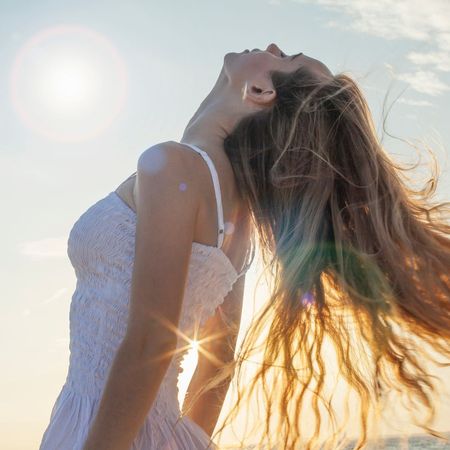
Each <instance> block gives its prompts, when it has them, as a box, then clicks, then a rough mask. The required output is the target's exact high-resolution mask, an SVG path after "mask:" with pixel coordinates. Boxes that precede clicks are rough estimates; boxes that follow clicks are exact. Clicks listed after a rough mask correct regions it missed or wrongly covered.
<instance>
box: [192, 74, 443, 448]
mask: <svg viewBox="0 0 450 450" xmlns="http://www.w3.org/2000/svg"><path fill="white" fill-rule="evenodd" d="M271 76H272V80H273V83H274V86H275V89H276V92H277V97H276V101H275V103H274V104H273V105H272V106H271V107H270V108H268V109H265V110H262V111H258V112H257V113H254V114H252V115H249V116H247V117H245V118H243V119H242V120H241V121H240V122H239V123H238V124H237V125H236V127H235V128H234V129H233V130H232V132H231V133H230V134H229V135H228V136H227V137H226V139H225V140H224V149H225V151H226V153H227V155H228V157H229V159H230V161H231V164H232V166H233V170H234V173H235V176H236V179H237V184H238V187H239V189H240V192H241V195H242V197H243V199H244V200H245V202H246V204H247V205H248V211H249V213H250V214H251V217H252V221H253V224H254V229H255V232H256V233H257V237H258V243H259V245H260V250H261V255H262V258H263V262H264V267H265V269H266V270H267V271H268V273H270V274H271V276H272V280H273V286H271V290H270V297H269V298H268V299H267V302H266V303H265V306H264V308H263V309H262V311H261V313H260V314H258V316H257V317H255V318H253V321H252V323H251V324H250V328H249V329H248V330H247V332H246V333H245V336H244V340H243V343H242V346H241V347H242V348H241V349H239V351H238V349H236V356H235V360H234V361H232V362H231V363H227V364H225V363H224V364H223V366H222V367H220V369H218V374H217V376H215V377H214V378H213V379H212V380H211V381H210V383H208V384H207V385H205V386H204V387H203V389H202V390H201V391H200V392H198V393H197V395H196V396H195V397H194V398H192V404H193V403H195V399H196V398H197V397H198V396H201V395H202V394H203V393H204V392H205V391H207V390H209V389H211V388H213V387H215V386H217V385H218V384H220V383H222V382H223V381H224V380H230V379H232V380H233V381H234V382H236V385H237V386H238V398H237V401H236V403H235V404H234V405H233V407H232V408H231V410H230V411H229V412H228V415H227V416H226V418H225V420H224V422H223V424H222V426H221V427H220V428H219V429H218V430H217V431H216V433H214V435H213V439H214V437H215V436H216V435H217V434H218V433H220V432H221V431H222V430H223V429H224V427H225V426H226V425H227V424H228V423H229V422H230V421H231V420H232V419H233V418H234V417H236V414H237V412H239V409H240V407H241V406H242V405H241V404H242V401H243V399H244V398H245V395H246V394H247V395H248V398H250V395H251V394H252V392H253V390H254V389H255V388H256V387H262V388H263V392H264V402H265V404H264V411H265V413H266V415H265V427H264V433H262V438H261V441H260V442H259V445H260V446H259V447H257V448H262V442H263V439H266V440H268V441H269V442H270V441H271V439H272V438H271V436H274V435H276V436H277V438H278V439H279V440H278V442H277V446H276V447H274V448H277V449H278V448H283V449H299V448H301V449H302V450H310V449H313V448H319V434H320V427H321V423H322V422H323V415H322V412H321V411H320V409H319V402H322V404H323V406H324V407H325V410H326V412H327V414H328V417H329V418H330V419H331V423H332V424H333V430H334V431H333V432H332V431H331V430H328V437H329V439H327V441H326V442H324V443H322V445H325V446H323V447H320V448H321V449H322V448H323V449H328V448H330V449H331V448H332V449H336V448H338V443H337V440H338V439H339V437H340V435H339V433H340V432H341V430H342V429H344V428H343V426H344V425H342V427H341V429H340V430H337V431H336V430H335V429H334V424H335V422H336V421H335V409H334V408H333V406H332V404H331V397H330V398H324V391H323V388H324V379H325V374H326V372H327V368H328V360H326V359H324V357H323V354H322V344H323V342H324V340H325V339H327V340H329V342H330V343H331V344H332V345H333V348H334V350H335V352H336V357H337V362H338V367H339V376H340V377H342V378H343V379H345V381H346V382H347V383H348V385H349V386H350V388H351V389H353V391H354V392H356V394H357V399H358V400H359V407H360V408H359V411H360V414H359V424H360V435H359V439H358V441H357V442H356V444H355V447H354V448H355V449H360V448H363V447H364V445H365V444H366V443H367V442H368V425H369V419H370V413H371V412H372V413H375V417H377V418H378V417H379V415H380V413H381V410H382V407H383V401H386V399H387V395H388V394H389V393H390V391H392V390H397V391H398V392H406V394H407V395H408V396H409V399H410V408H409V409H410V410H412V405H413V401H414V400H417V401H418V402H419V404H421V405H422V406H423V407H424V408H425V410H426V411H427V412H428V418H427V420H425V421H424V422H423V423H419V424H418V425H419V426H421V427H422V428H423V429H425V430H426V432H427V433H430V434H432V435H435V436H439V437H442V436H441V435H440V434H439V433H438V432H437V431H436V430H433V429H432V428H431V424H432V421H433V419H434V416H435V405H434V400H433V393H435V392H436V391H435V385H434V383H433V381H432V378H433V377H432V376H431V375H430V374H429V373H428V372H427V371H426V369H425V361H426V360H428V361H432V362H434V363H436V364H440V365H441V366H448V365H449V364H448V363H441V362H438V361H436V360H434V359H433V357H432V355H431V354H430V352H431V351H434V352H438V353H440V354H441V355H443V356H445V357H447V358H448V356H449V354H450V348H449V343H450V339H449V338H450V309H449V303H450V295H449V294H450V283H449V268H450V239H449V232H450V226H449V224H448V204H449V202H445V203H436V204H432V202H431V200H430V197H431V195H432V194H433V192H434V190H435V188H436V179H437V176H436V174H435V173H434V174H433V176H432V178H431V179H430V180H429V182H428V187H426V188H424V189H422V190H413V188H412V187H407V185H406V181H407V178H406V177H405V176H404V174H403V173H402V171H406V170H409V169H408V168H405V167H402V166H401V165H400V164H397V163H394V161H393V160H392V159H391V158H390V157H389V156H388V155H387V153H386V152H385V150H384V148H383V147H382V145H381V143H380V141H379V140H378V139H377V136H376V132H375V128H374V124H373V121H372V118H371V114H370V111H369V107H368V105H367V103H366V101H365V99H364V96H363V94H362V92H361V90H360V89H359V87H358V86H357V83H356V82H355V81H354V80H353V79H352V78H351V77H350V76H349V75H346V74H344V73H340V74H338V75H335V76H333V77H331V78H330V79H329V80H325V81H324V80H318V79H317V77H315V76H314V74H312V73H310V72H309V71H308V70H307V69H306V68H304V67H301V68H299V69H298V70H296V71H294V72H292V73H283V72H277V71H273V72H271ZM402 177H403V179H402ZM230 326H231V325H230ZM264 330H266V335H267V336H266V338H265V340H264V342H263V344H262V348H263V351H264V352H263V361H262V363H261V364H260V367H259V369H258V370H257V372H256V374H255V376H254V377H253V378H252V381H251V382H250V383H248V381H247V382H240V376H241V369H242V367H241V366H242V364H243V363H244V362H245V361H247V360H251V355H252V352H255V351H256V350H257V348H258V346H257V345H256V342H257V340H258V338H259V337H260V336H261V335H263V333H264ZM238 331H239V330H233V332H235V333H237V332H238ZM407 334H408V335H409V337H408V336H407ZM412 338H414V339H418V340H419V343H417V342H414V343H413V341H412ZM358 343H362V344H363V348H364V352H365V353H361V348H360V347H358V345H356V344H358ZM426 345H428V346H429V348H427V346H426ZM269 376H271V377H273V379H274V380H276V389H273V384H272V385H270V384H269V385H268V384H267V382H268V377H269ZM307 390H308V391H309V393H312V399H311V401H310V403H309V404H308V405H309V406H310V408H311V410H312V412H313V413H314V417H315V422H314V427H315V428H313V429H314V432H313V434H312V436H309V437H306V434H305V431H306V430H305V429H304V427H303V426H302V424H303V422H304V421H303V420H302V419H303V416H302V414H303V413H302V411H303V410H304V409H303V410H302V408H304V407H305V406H306V407H307V406H308V405H305V393H306V391H307ZM275 411H276V412H277V413H278V414H279V417H280V420H279V421H278V422H277V426H276V429H275V431H272V433H270V423H269V422H271V421H272V420H273V418H272V419H271V416H272V414H273V413H274V412H275ZM234 448H235V447H234ZM267 448H269V447H267Z"/></svg>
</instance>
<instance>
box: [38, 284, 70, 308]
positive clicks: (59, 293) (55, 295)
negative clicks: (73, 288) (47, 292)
mask: <svg viewBox="0 0 450 450" xmlns="http://www.w3.org/2000/svg"><path fill="white" fill-rule="evenodd" d="M67 291H68V289H67V288H66V287H63V288H61V289H58V290H57V291H56V292H54V293H53V294H52V295H51V296H50V297H47V298H46V299H44V300H42V301H41V302H40V303H41V305H47V304H48V303H51V302H54V301H55V300H58V299H59V298H61V296H62V295H63V294H65V293H66V292H67Z"/></svg>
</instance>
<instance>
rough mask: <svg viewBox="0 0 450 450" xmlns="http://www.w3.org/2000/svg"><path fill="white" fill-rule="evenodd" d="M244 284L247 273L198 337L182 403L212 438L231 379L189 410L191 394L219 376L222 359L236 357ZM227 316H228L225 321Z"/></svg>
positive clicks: (223, 360) (236, 283)
mask: <svg viewBox="0 0 450 450" xmlns="http://www.w3.org/2000/svg"><path fill="white" fill-rule="evenodd" d="M244 286H245V274H244V275H242V276H241V277H240V278H239V279H238V280H237V281H236V282H235V283H234V285H233V289H232V290H231V291H230V292H229V293H228V295H227V297H226V298H225V300H224V302H223V303H222V305H221V306H220V307H219V308H218V309H217V311H216V314H214V316H212V317H210V318H209V319H208V320H207V322H206V323H205V325H204V327H203V329H202V333H201V335H200V336H199V337H198V341H199V347H200V348H199V351H198V353H199V355H198V363H197V367H196V369H195V372H194V374H193V376H192V379H191V382H190V383H189V387H188V389H187V391H186V395H185V400H184V402H183V413H184V414H185V415H186V416H188V417H189V418H190V419H192V420H193V421H194V422H195V423H196V424H197V425H199V426H200V427H201V428H202V429H203V430H204V431H205V432H206V433H207V434H208V435H209V436H210V437H211V436H212V434H213V432H214V429H215V427H216V424H217V420H218V419H219V416H220V412H221V410H222V406H223V402H224V400H225V397H226V395H227V392H228V388H229V385H230V382H231V378H229V379H227V380H226V381H224V382H222V383H221V384H220V385H219V386H216V387H214V388H212V389H210V390H209V391H207V392H205V393H204V394H202V395H201V396H200V397H199V398H198V400H197V401H196V402H195V403H194V404H193V405H192V408H190V409H189V410H188V411H187V409H188V407H189V405H190V404H191V397H193V396H194V395H195V393H196V392H198V391H199V390H200V388H202V387H203V386H204V385H205V384H206V383H207V382H208V381H209V380H210V379H211V378H212V377H213V376H214V375H216V373H217V370H218V367H220V365H221V362H228V361H231V360H232V359H233V358H234V351H235V347H236V342H237V335H238V331H239V327H240V322H241V316H242V305H243V298H244ZM224 318H226V322H225V321H224ZM227 324H228V325H227ZM230 325H232V327H233V329H234V332H232V331H230V328H229V326H230ZM185 411H186V412H185Z"/></svg>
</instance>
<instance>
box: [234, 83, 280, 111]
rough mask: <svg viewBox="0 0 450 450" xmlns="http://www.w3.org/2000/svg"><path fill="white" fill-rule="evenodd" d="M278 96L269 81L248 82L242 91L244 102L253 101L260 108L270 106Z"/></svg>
mask: <svg viewBox="0 0 450 450" xmlns="http://www.w3.org/2000/svg"><path fill="white" fill-rule="evenodd" d="M276 95H277V94H276V92H275V88H274V87H273V85H272V83H271V82H270V81H269V80H267V81H264V80H257V81H256V80H247V81H246V82H245V84H244V87H243V89H242V100H244V101H251V102H253V103H255V104H257V105H260V106H268V105H270V104H271V103H272V102H273V101H274V100H275V98H276Z"/></svg>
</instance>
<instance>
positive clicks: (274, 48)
mask: <svg viewBox="0 0 450 450" xmlns="http://www.w3.org/2000/svg"><path fill="white" fill-rule="evenodd" d="M266 51H267V52H271V53H275V54H279V53H280V52H281V50H280V49H279V47H278V45H276V44H274V43H273V42H272V43H271V44H269V45H268V46H267V48H266Z"/></svg>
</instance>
